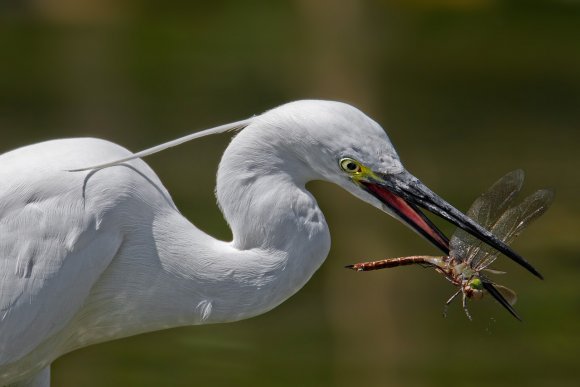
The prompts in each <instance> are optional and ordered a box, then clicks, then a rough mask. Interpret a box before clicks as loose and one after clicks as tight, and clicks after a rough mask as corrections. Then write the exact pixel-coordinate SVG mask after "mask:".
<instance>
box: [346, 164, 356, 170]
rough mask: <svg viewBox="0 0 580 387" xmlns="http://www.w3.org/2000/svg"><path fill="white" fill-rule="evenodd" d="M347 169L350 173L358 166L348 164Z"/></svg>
mask: <svg viewBox="0 0 580 387" xmlns="http://www.w3.org/2000/svg"><path fill="white" fill-rule="evenodd" d="M346 169H348V170H349V171H355V170H356V164H355V163H348V164H346Z"/></svg>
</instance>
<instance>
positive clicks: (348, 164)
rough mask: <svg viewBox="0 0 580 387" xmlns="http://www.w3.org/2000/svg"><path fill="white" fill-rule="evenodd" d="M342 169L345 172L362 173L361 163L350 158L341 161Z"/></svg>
mask: <svg viewBox="0 0 580 387" xmlns="http://www.w3.org/2000/svg"><path fill="white" fill-rule="evenodd" d="M340 167H341V168H342V170H343V171H345V172H348V173H360V172H361V171H362V168H361V166H360V164H359V162H358V161H356V160H353V159H349V158H345V159H341V160H340Z"/></svg>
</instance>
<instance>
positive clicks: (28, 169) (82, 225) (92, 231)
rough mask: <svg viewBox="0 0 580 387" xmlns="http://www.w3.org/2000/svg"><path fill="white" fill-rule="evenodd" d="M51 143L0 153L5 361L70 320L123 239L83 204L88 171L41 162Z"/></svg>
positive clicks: (0, 360) (0, 323) (1, 351)
mask: <svg viewBox="0 0 580 387" xmlns="http://www.w3.org/2000/svg"><path fill="white" fill-rule="evenodd" d="M55 146H56V145H53V146H52V147H53V148H54V147H55ZM50 148H51V147H50V146H44V147H35V148H32V147H31V149H24V150H22V151H20V150H18V151H13V152H10V153H7V154H5V155H2V156H0V367H1V365H6V364H10V363H13V362H15V361H17V360H18V359H21V358H22V357H24V356H26V355H27V354H28V353H30V352H31V351H33V350H34V349H37V348H38V347H39V346H41V345H42V344H43V343H47V342H48V341H49V339H50V338H51V337H52V336H53V335H55V334H56V333H57V332H59V331H60V330H62V329H63V328H64V327H65V326H66V325H67V323H69V322H70V320H71V319H72V318H73V316H74V315H75V313H76V312H77V311H78V310H79V309H80V308H81V307H82V305H83V302H84V300H85V299H86V297H87V295H88V294H89V292H90V290H91V288H92V286H93V285H94V284H95V282H96V281H97V280H98V278H99V276H100V275H101V274H102V272H103V271H104V270H105V269H106V267H107V266H108V265H109V263H110V261H111V260H112V258H113V257H114V255H115V253H116V251H117V250H118V248H119V246H120V245H121V242H122V236H121V233H120V232H119V231H118V230H115V228H114V227H102V224H101V223H102V219H99V218H98V214H95V213H94V212H91V211H87V210H86V208H85V202H84V198H83V181H84V176H83V174H72V173H69V172H65V171H64V170H63V169H59V168H55V167H54V165H51V163H50V162H48V161H47V162H45V163H44V164H45V165H42V163H41V162H38V160H39V158H41V157H40V156H39V155H42V154H43V151H49V150H50ZM44 155H45V156H46V154H44ZM56 156H58V155H56ZM55 344H56V345H58V343H51V345H55Z"/></svg>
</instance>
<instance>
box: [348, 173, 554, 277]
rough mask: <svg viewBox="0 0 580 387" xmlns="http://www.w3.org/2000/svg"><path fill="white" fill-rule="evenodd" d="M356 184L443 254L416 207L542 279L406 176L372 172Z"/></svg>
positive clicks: (442, 242) (440, 239) (438, 235)
mask: <svg viewBox="0 0 580 387" xmlns="http://www.w3.org/2000/svg"><path fill="white" fill-rule="evenodd" d="M359 184H361V185H362V187H363V188H364V189H365V190H366V191H368V192H369V193H370V194H372V195H373V196H375V197H376V198H377V199H379V200H380V201H381V202H382V203H383V204H385V205H386V206H387V207H388V208H389V209H390V210H391V211H392V212H393V213H394V214H395V215H396V216H397V217H398V218H400V219H401V220H402V221H403V222H405V223H407V224H408V225H409V226H410V227H411V228H412V229H414V230H415V231H417V232H418V233H419V234H421V235H423V236H424V237H425V238H426V239H427V240H429V241H430V242H431V243H433V244H434V245H435V246H436V247H438V248H439V249H441V250H442V251H443V252H444V253H445V254H449V241H448V239H447V238H446V237H445V236H444V235H443V233H442V232H441V231H439V229H438V228H437V227H436V226H435V225H434V224H433V223H432V222H431V221H430V220H429V219H428V218H427V217H426V216H425V215H424V214H423V213H422V212H421V211H420V210H419V209H418V208H417V206H418V207H422V208H424V209H426V210H428V211H429V212H432V213H433V214H435V215H437V216H439V217H441V218H443V219H445V220H447V221H448V222H450V223H452V224H454V225H455V226H457V227H459V228H461V229H463V230H465V231H466V232H468V233H469V234H471V235H473V236H474V237H476V238H478V239H479V240H481V241H482V242H484V243H486V244H488V245H489V246H491V247H493V248H494V249H496V250H498V251H499V252H501V253H503V254H504V255H506V256H507V257H509V258H511V259H512V260H513V261H515V262H516V263H518V264H520V265H521V266H523V267H524V268H526V269H527V270H528V271H529V272H531V273H532V274H534V275H535V276H536V277H538V278H541V279H543V277H542V275H541V274H540V273H539V272H538V271H537V270H536V269H535V268H534V267H533V266H532V265H531V264H530V263H529V262H528V261H526V260H525V259H524V258H523V257H522V256H520V255H519V254H518V253H516V252H515V251H513V250H512V249H511V248H510V247H509V246H508V245H507V244H505V243H504V242H502V241H501V240H499V239H498V238H497V237H496V236H495V235H493V234H492V233H491V232H489V231H488V230H486V229H484V228H483V227H481V226H480V225H479V224H477V223H476V222H475V221H473V220H472V219H471V218H469V217H468V216H467V215H465V214H463V213H461V212H460V211H458V210H457V209H456V208H454V207H453V206H452V205H451V204H449V203H447V202H446V201H445V200H443V199H442V198H440V197H439V196H437V194H435V193H434V192H433V191H431V190H430V189H429V188H427V187H426V186H425V185H424V184H423V183H422V182H421V181H419V179H417V178H416V177H414V176H413V175H411V174H410V173H409V172H407V171H403V172H400V173H397V174H382V173H377V172H375V173H374V174H373V175H372V176H369V177H367V178H366V179H361V180H359Z"/></svg>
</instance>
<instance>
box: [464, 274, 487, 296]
mask: <svg viewBox="0 0 580 387" xmlns="http://www.w3.org/2000/svg"><path fill="white" fill-rule="evenodd" d="M462 291H463V293H464V294H465V295H466V296H467V298H471V299H473V300H480V299H481V298H482V297H483V282H482V281H481V279H479V278H478V277H472V278H471V279H469V280H464V281H463V289H462Z"/></svg>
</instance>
